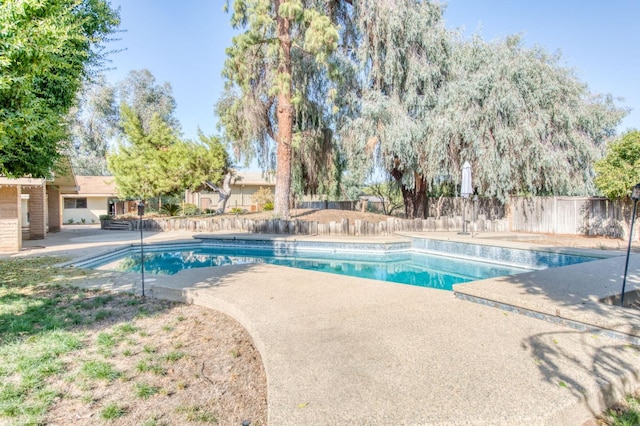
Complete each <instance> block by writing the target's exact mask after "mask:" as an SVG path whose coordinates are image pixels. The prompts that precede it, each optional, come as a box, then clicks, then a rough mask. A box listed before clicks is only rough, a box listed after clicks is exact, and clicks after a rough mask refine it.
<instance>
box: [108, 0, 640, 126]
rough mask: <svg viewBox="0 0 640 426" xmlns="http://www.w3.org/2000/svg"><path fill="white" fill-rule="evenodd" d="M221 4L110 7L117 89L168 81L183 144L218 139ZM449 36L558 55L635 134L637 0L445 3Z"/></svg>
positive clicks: (226, 34) (133, 2) (223, 34)
mask: <svg viewBox="0 0 640 426" xmlns="http://www.w3.org/2000/svg"><path fill="white" fill-rule="evenodd" d="M223 4H224V2H221V1H216V0H182V1H177V0H173V1H166V0H161V1H159V0H112V5H113V6H114V7H118V6H120V7H121V18H122V26H121V27H122V29H123V30H125V32H122V33H120V34H119V35H118V38H119V39H120V40H119V41H115V42H113V43H111V45H110V47H111V48H113V49H126V50H123V51H121V52H118V53H114V54H113V55H112V56H111V59H112V64H111V66H113V67H114V68H115V69H114V70H112V71H109V72H108V73H107V77H108V79H109V80H110V81H111V82H116V81H119V80H120V79H122V78H124V76H125V75H126V74H127V73H128V72H129V71H131V70H134V69H142V68H147V69H149V70H150V71H151V72H152V73H153V74H154V75H155V77H156V80H157V82H159V83H163V82H165V81H168V82H169V83H171V85H172V87H173V94H174V96H175V98H176V101H177V103H178V107H177V117H178V119H179V120H180V122H181V124H182V130H183V133H184V136H185V137H188V138H195V137H196V134H197V129H198V127H200V128H201V129H202V130H203V131H204V132H205V133H207V134H215V133H218V132H217V130H216V120H217V119H216V117H215V115H214V112H213V105H214V103H215V102H216V100H217V99H218V97H219V96H220V94H221V92H222V88H223V80H222V77H221V75H220V73H221V70H222V66H223V63H224V59H225V48H226V47H227V46H229V44H230V41H231V37H232V34H233V32H232V29H231V26H230V25H229V16H228V15H227V14H225V13H224V12H223V7H222V5H223ZM444 18H445V20H446V22H447V26H448V27H449V28H464V30H465V34H466V35H470V34H473V33H479V34H480V35H482V37H483V38H484V39H486V40H491V39H495V38H501V37H504V36H507V35H510V34H522V35H523V36H524V40H525V43H526V44H527V45H534V44H536V45H540V46H542V47H544V48H545V49H546V50H547V51H549V52H556V51H560V52H562V56H563V59H562V63H563V65H565V66H567V67H570V68H573V69H575V70H576V73H577V75H578V76H579V78H580V79H581V80H582V81H583V82H585V83H587V84H588V85H589V88H590V89H591V91H592V92H595V93H611V94H612V95H613V96H614V97H621V98H624V102H621V103H619V104H620V105H621V106H625V107H629V108H631V109H632V111H631V113H630V114H629V115H628V116H627V118H626V119H625V120H624V121H623V123H622V125H621V127H620V131H623V130H626V129H628V128H637V129H640V54H639V53H640V52H639V50H640V28H637V25H638V21H639V20H640V0H608V1H596V0H591V1H589V0H587V1H585V0H538V1H523V0H450V1H449V2H448V3H447V9H446V12H445V15H444Z"/></svg>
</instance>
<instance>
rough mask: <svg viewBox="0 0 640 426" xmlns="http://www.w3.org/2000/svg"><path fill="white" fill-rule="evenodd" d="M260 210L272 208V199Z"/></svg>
mask: <svg viewBox="0 0 640 426" xmlns="http://www.w3.org/2000/svg"><path fill="white" fill-rule="evenodd" d="M262 210H273V201H269V202H267V203H265V204H264V206H262Z"/></svg>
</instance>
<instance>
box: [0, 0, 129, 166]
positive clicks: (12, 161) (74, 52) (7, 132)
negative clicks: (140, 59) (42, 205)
mask: <svg viewBox="0 0 640 426" xmlns="http://www.w3.org/2000/svg"><path fill="white" fill-rule="evenodd" d="M119 23H120V20H119V17H118V11H117V10H114V9H111V7H110V4H109V2H108V1H106V0H50V1H40V0H4V1H2V2H0V175H5V176H11V177H21V176H25V175H30V176H32V177H48V176H49V175H50V173H51V170H52V168H53V166H54V165H55V163H56V160H57V158H58V157H59V155H60V151H61V148H62V147H61V144H62V141H64V140H65V139H66V138H67V135H68V132H67V128H66V127H65V126H64V125H62V123H64V121H65V116H66V115H67V113H68V111H69V109H70V108H71V106H72V105H73V103H74V100H75V96H76V93H77V92H78V90H79V89H80V86H81V84H82V80H83V78H84V77H85V76H87V75H88V74H91V73H92V72H94V71H95V69H96V68H97V67H98V66H99V65H100V64H101V63H102V61H103V60H104V50H103V43H104V41H106V39H107V37H108V36H109V34H111V33H113V32H114V31H115V29H116V28H117V26H118V25H119Z"/></svg>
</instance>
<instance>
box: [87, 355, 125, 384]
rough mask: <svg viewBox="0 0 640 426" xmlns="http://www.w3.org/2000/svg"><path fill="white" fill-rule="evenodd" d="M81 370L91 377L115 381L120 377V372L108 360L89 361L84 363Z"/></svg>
mask: <svg viewBox="0 0 640 426" xmlns="http://www.w3.org/2000/svg"><path fill="white" fill-rule="evenodd" d="M81 372H82V373H83V374H84V375H85V376H86V377H87V378H89V379H96V380H106V381H108V382H110V381H113V380H115V379H117V378H118V377H120V373H119V372H118V371H116V370H115V368H113V365H111V364H110V363H108V362H104V361H95V360H92V361H87V362H85V363H84V364H83V366H82V368H81Z"/></svg>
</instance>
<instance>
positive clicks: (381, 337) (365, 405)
mask: <svg viewBox="0 0 640 426" xmlns="http://www.w3.org/2000/svg"><path fill="white" fill-rule="evenodd" d="M104 232H109V233H108V234H105V233H104ZM117 234H118V235H120V236H119V237H118V238H116V237H115V235H116V234H114V233H113V231H99V230H96V231H95V232H94V233H88V234H87V235H77V234H76V235H73V234H70V233H67V232H66V231H63V232H61V233H59V234H54V235H53V236H51V237H50V238H48V239H47V240H44V241H40V242H36V243H38V245H41V246H46V247H44V248H32V249H31V250H28V251H27V252H25V253H29V254H33V255H37V254H44V253H50V254H58V253H65V254H67V255H71V256H74V257H78V256H86V255H89V254H91V253H92V252H95V251H104V250H105V249H106V250H110V249H113V248H114V247H116V246H117V245H118V244H120V245H121V244H122V243H134V242H136V241H139V240H136V238H135V237H134V238H131V237H133V235H132V233H117ZM70 235H73V236H71V237H70V238H69V236H70ZM65 237H66V238H67V243H66V244H65V243H64V240H65ZM185 237H188V235H186V234H180V235H172V234H171V233H166V234H156V235H149V236H148V237H145V242H152V241H160V240H167V239H173V238H185ZM432 237H437V236H432ZM439 237H441V238H442V237H444V238H453V237H452V236H447V235H439ZM100 240H102V242H101V241H100ZM25 243H31V242H25ZM43 243H44V244H43ZM104 244H108V246H105V245H104ZM25 245H27V244H25ZM620 259H621V258H620V257H618V258H612V259H607V260H601V261H596V262H592V263H589V264H583V265H575V266H570V267H565V268H558V269H554V270H547V271H535V272H531V273H529V274H523V275H518V276H516V277H515V278H514V277H510V278H505V279H496V280H491V281H489V280H485V281H478V282H475V283H471V284H465V285H464V286H469V288H467V289H465V288H463V289H462V290H463V291H465V292H466V293H465V294H468V295H472V296H475V297H478V298H484V297H486V296H487V295H488V294H492V293H493V294H497V296H492V297H494V298H498V297H501V298H502V299H500V300H501V302H500V303H503V304H505V305H509V304H510V303H514V304H515V305H517V304H521V305H522V304H526V306H527V309H533V308H538V307H539V308H541V309H550V310H551V311H550V314H554V313H555V309H564V310H566V311H573V310H577V311H579V312H581V313H582V314H584V315H586V316H590V315H591V316H592V315H596V316H597V315H600V316H603V315H604V316H606V315H609V314H612V315H613V314H615V315H617V317H616V318H617V320H616V321H617V322H619V324H618V326H619V327H620V329H621V330H633V329H637V327H638V325H639V324H640V317H639V316H638V314H637V313H636V312H640V311H635V310H632V309H628V308H619V307H615V306H605V305H603V304H601V303H596V302H595V300H596V299H598V298H600V290H599V288H600V284H607V283H609V284H608V285H609V286H610V287H611V291H613V288H614V287H616V285H617V284H619V282H620V275H621V273H622V269H620ZM629 270H630V277H631V278H630V282H631V285H633V286H636V287H634V288H637V286H638V282H639V281H640V280H639V277H640V259H639V258H638V256H633V257H632V262H631V264H630V268H629ZM151 279H152V280H155V281H150V283H149V289H150V292H151V294H152V295H153V297H160V298H167V299H172V300H182V301H186V302H189V303H194V304H197V305H201V306H205V307H210V308H212V309H217V310H220V311H222V312H225V313H227V314H229V315H231V316H233V317H234V318H235V319H236V320H238V321H239V322H240V323H241V324H242V325H243V326H245V327H246V328H247V330H248V331H249V333H250V334H251V335H252V337H253V339H254V342H255V344H256V347H257V349H258V350H259V351H260V353H261V356H262V361H263V363H264V366H265V370H266V373H267V387H268V418H269V423H270V424H272V425H302V424H304V425H336V424H349V425H351V424H356V425H417V424H419V425H437V424H443V425H444V424H447V425H449V424H467V425H472V424H473V425H475V424H478V425H480V424H486V425H500V424H504V425H519V424H521V425H534V424H558V425H581V424H583V423H584V422H585V421H588V420H589V419H590V418H592V417H593V416H594V415H597V414H599V413H600V412H601V410H602V409H603V408H604V406H605V403H609V402H611V400H610V398H611V397H619V395H620V393H621V392H629V391H632V390H635V389H636V388H638V387H639V382H640V352H639V350H638V347H636V346H633V345H630V344H628V343H626V342H625V341H622V340H615V339H610V338H608V337H606V335H603V334H593V333H591V332H588V331H579V330H576V329H574V328H569V327H566V326H563V325H560V324H555V323H550V322H548V321H542V320H539V319H535V318H531V317H528V316H525V315H518V314H516V313H513V312H510V311H505V310H501V309H495V308H492V307H488V306H484V305H481V304H478V303H471V302H469V301H466V300H460V299H458V298H456V297H455V296H454V293H452V292H446V291H440V290H433V289H427V288H420V287H412V286H407V285H399V284H391V283H385V282H379V281H373V280H365V279H359V278H352V277H344V276H337V275H328V274H323V273H317V272H312V271H303V270H297V269H292V268H286V267H279V266H272V265H242V266H229V267H219V268H203V269H198V270H189V271H183V272H181V273H179V274H177V275H173V276H157V277H153V278H151ZM91 284H92V285H96V286H105V285H106V286H110V287H111V288H113V289H114V290H125V291H126V290H132V289H138V287H139V276H138V275H131V274H109V273H105V274H102V275H101V276H100V277H99V278H97V279H96V280H94V281H93V282H92V283H91ZM586 284H588V285H589V286H591V285H592V286H591V287H588V286H587V285H586ZM594 289H596V290H594ZM583 302H584V303H583ZM545 312H546V311H545Z"/></svg>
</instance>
